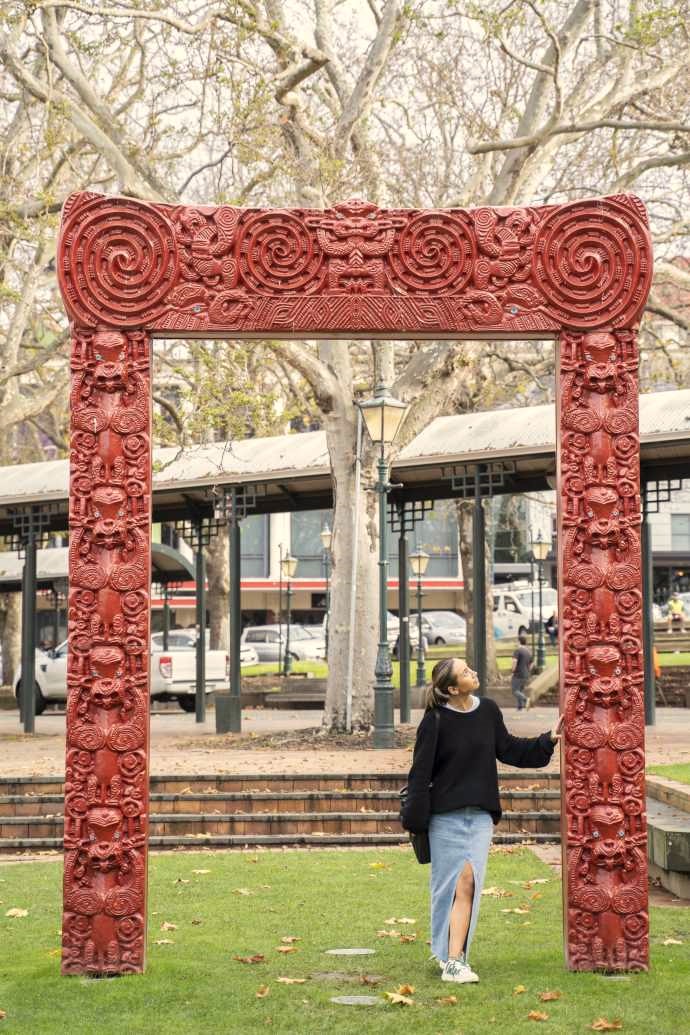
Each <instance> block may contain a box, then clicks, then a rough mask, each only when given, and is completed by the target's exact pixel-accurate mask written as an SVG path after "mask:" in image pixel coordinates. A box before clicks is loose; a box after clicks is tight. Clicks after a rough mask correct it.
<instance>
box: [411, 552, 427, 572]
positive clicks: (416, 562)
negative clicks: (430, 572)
mask: <svg viewBox="0 0 690 1035" xmlns="http://www.w3.org/2000/svg"><path fill="white" fill-rule="evenodd" d="M428 564H429V554H428V553H424V550H416V551H415V552H414V553H411V554H410V567H411V568H412V574H413V575H416V576H417V578H421V576H422V575H423V574H424V573H425V571H426V569H427V565H428Z"/></svg>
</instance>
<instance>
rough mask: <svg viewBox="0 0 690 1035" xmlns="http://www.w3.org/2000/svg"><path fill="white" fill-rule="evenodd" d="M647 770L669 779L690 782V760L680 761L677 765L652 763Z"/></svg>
mask: <svg viewBox="0 0 690 1035" xmlns="http://www.w3.org/2000/svg"><path fill="white" fill-rule="evenodd" d="M647 772H648V773H653V774H654V775H655V776H665V777H666V779H667V780H678V782H679V783H687V784H690V762H678V763H677V764H676V765H650V766H647Z"/></svg>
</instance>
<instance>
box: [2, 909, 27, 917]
mask: <svg viewBox="0 0 690 1035" xmlns="http://www.w3.org/2000/svg"><path fill="white" fill-rule="evenodd" d="M28 915H29V910H28V909H8V910H7V912H6V913H5V916H9V917H12V918H13V919H16V917H19V916H28Z"/></svg>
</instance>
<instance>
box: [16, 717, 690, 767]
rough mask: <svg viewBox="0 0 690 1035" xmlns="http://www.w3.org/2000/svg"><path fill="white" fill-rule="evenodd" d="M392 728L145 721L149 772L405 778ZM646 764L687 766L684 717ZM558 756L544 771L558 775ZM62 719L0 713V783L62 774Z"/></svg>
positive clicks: (537, 721)
mask: <svg viewBox="0 0 690 1035" xmlns="http://www.w3.org/2000/svg"><path fill="white" fill-rule="evenodd" d="M504 716H505V720H506V725H507V726H508V729H510V730H511V732H513V733H515V734H517V735H518V736H535V735H536V734H538V733H543V732H544V731H545V730H547V729H550V728H551V727H552V726H553V725H554V723H555V721H556V718H557V713H556V709H555V708H545V707H544V708H539V707H537V708H534V709H533V710H531V711H528V712H524V711H523V712H517V711H516V710H515V709H513V708H506V709H504ZM421 717H422V713H421V712H414V713H413V715H412V719H413V722H412V724H411V725H410V726H403V727H398V726H397V723H398V716H397V713H396V718H395V721H396V747H394V748H391V749H385V750H384V749H375V748H374V747H373V743H372V736H371V735H363V734H356V735H353V736H352V737H349V736H347V735H341V736H338V737H335V738H329V737H326V736H324V735H323V734H322V733H321V731H320V725H321V712H319V711H314V710H310V711H279V710H269V709H246V710H244V711H243V713H242V733H241V734H226V735H223V736H218V734H216V732H215V713H214V712H213V711H212V710H210V711H209V713H208V718H207V721H206V723H204V724H199V725H197V723H196V722H195V719H194V716H193V715H186V714H183V713H181V712H179V713H178V712H164V713H160V714H154V715H152V716H151V772H152V773H154V774H156V775H158V774H166V773H178V772H184V773H189V774H190V775H194V774H202V773H209V774H211V773H251V774H263V773H279V772H285V773H297V772H299V773H329V772H335V773H373V772H393V773H398V772H399V773H405V772H407V770H408V769H409V766H410V760H411V756H412V747H413V744H414V734H415V729H416V726H417V724H418V722H419V720H420V719H421ZM646 741H647V761H648V763H649V764H663V763H670V762H688V761H690V710H688V711H686V710H685V709H676V708H664V709H662V708H660V709H658V711H657V723H656V725H655V726H653V727H648V728H647V736H646ZM558 755H559V753H558V751H556V752H555V753H554V758H553V760H552V762H551V764H550V766H549V767H548V768H549V770H558V768H559V757H558ZM64 756H65V717H64V714H63V715H60V714H46V715H42V716H39V717H38V718H37V720H36V734H35V735H34V736H33V737H27V736H25V735H24V734H23V733H22V732H21V726H20V723H19V718H18V715H17V713H16V712H0V776H31V775H34V776H42V775H46V776H48V775H50V776H54V775H58V774H61V773H62V772H63V769H64Z"/></svg>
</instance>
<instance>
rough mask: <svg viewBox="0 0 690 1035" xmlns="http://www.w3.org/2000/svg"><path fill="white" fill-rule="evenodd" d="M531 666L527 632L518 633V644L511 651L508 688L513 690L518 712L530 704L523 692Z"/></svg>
mask: <svg viewBox="0 0 690 1035" xmlns="http://www.w3.org/2000/svg"><path fill="white" fill-rule="evenodd" d="M531 668H532V652H531V650H530V649H529V647H528V646H527V634H526V633H520V634H519V636H518V645H517V647H516V648H515V650H514V651H513V667H512V669H511V678H510V689H511V690H512V691H513V697H514V698H515V700H516V702H517V710H518V711H519V712H521V711H522V709H523V708H529V705H530V702H529V698H528V696H527V694H526V693H525V687H526V686H527V680H528V679H529V674H530V669H531Z"/></svg>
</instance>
